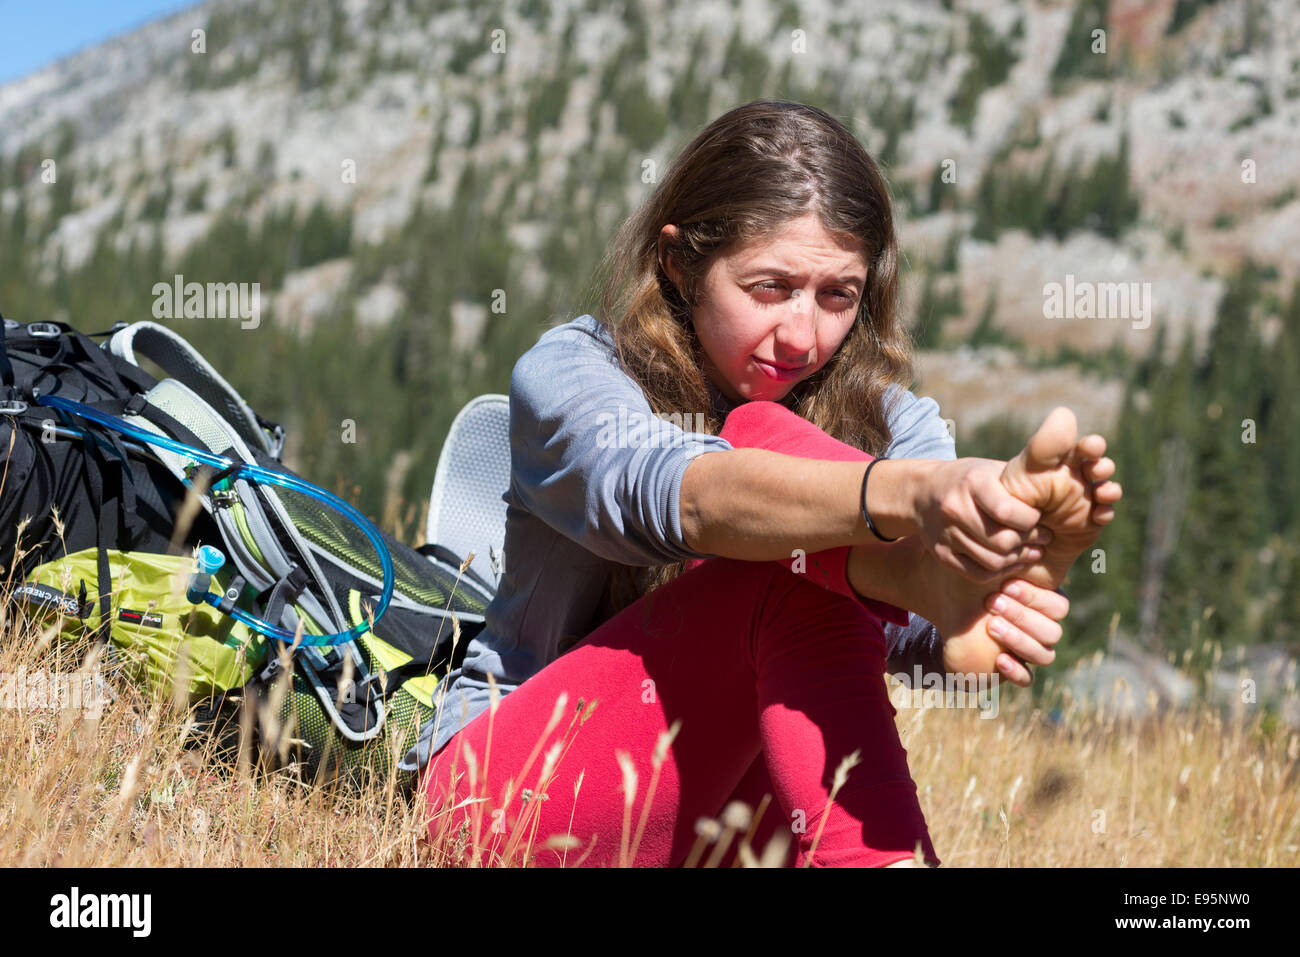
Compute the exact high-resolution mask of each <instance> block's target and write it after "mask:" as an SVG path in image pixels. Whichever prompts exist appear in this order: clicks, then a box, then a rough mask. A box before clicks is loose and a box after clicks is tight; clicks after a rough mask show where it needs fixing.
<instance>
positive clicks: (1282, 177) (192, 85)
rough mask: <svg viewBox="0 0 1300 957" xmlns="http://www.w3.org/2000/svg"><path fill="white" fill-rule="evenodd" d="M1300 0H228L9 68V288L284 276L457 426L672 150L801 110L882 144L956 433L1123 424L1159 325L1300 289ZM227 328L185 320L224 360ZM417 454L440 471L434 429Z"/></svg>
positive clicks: (301, 309)
mask: <svg viewBox="0 0 1300 957" xmlns="http://www.w3.org/2000/svg"><path fill="white" fill-rule="evenodd" d="M1296 7H1297V4H1296V3H1295V2H1290V0H1287V2H1282V0H1277V2H1264V0H1221V2H1217V3H1215V2H1195V0H1154V2H1137V0H1112V2H1110V3H1106V2H1097V0H1078V2H1074V3H1070V2H1029V3H1026V2H1016V3H1010V2H998V0H981V2H970V3H957V2H946V3H917V2H914V0H903V2H885V0H879V2H874V3H871V4H853V5H849V6H848V8H847V9H846V8H844V7H843V6H842V5H838V4H833V3H830V2H802V3H801V2H795V0H789V2H785V3H745V4H740V5H736V4H732V3H727V2H721V0H716V2H710V0H704V2H691V3H679V2H673V0H645V2H643V0H630V2H628V3H627V4H624V5H620V4H607V3H598V2H587V3H565V2H558V0H550V2H548V0H521V2H517V3H509V4H481V3H454V4H447V3H433V2H423V0H408V2H401V0H384V2H343V0H334V2H331V3H307V2H291V0H213V2H208V3H203V4H200V5H197V6H195V7H193V8H191V9H189V10H186V11H183V12H181V13H178V14H176V15H174V16H171V17H168V18H166V19H163V20H159V21H157V22H154V23H152V24H150V25H148V26H146V27H144V28H142V29H140V30H138V31H136V32H134V33H132V34H130V35H128V36H124V37H122V38H119V39H116V40H113V41H111V42H109V43H105V44H103V45H102V46H98V47H95V48H93V49H89V50H86V51H84V52H82V53H80V54H78V55H76V56H74V57H71V58H69V59H67V60H64V61H62V62H59V63H55V64H53V65H51V66H49V67H47V68H46V69H44V70H42V71H40V72H39V73H36V74H34V75H31V76H29V77H26V78H24V79H21V80H19V81H16V82H13V83H10V84H8V85H6V86H4V87H0V213H2V214H3V216H4V218H5V224H6V228H7V229H8V231H9V235H10V243H11V245H15V246H16V245H21V247H22V251H21V256H22V258H21V262H22V270H23V273H22V275H21V279H19V278H18V277H16V276H15V275H13V274H12V272H11V273H10V274H9V275H8V276H6V277H5V281H4V284H3V286H2V287H0V288H2V289H3V291H4V295H5V300H4V302H2V303H0V308H3V309H5V310H6V311H7V312H9V313H10V314H19V313H22V312H23V310H24V308H28V304H29V303H30V307H29V308H31V309H39V308H41V307H42V306H45V305H50V304H51V303H52V304H53V308H54V309H55V310H57V311H60V315H61V316H62V317H64V318H68V319H69V320H70V321H72V322H74V323H76V324H79V325H82V326H85V327H99V326H102V325H103V324H104V322H103V318H105V315H104V312H103V309H102V308H99V309H96V310H95V314H94V315H91V314H87V311H86V310H78V309H76V308H74V304H75V303H77V302H79V301H91V300H90V298H89V297H85V298H83V299H81V300H79V299H77V298H76V297H75V296H73V297H71V298H69V297H68V296H66V295H65V296H64V297H63V298H60V297H59V296H57V295H56V296H54V297H53V299H51V298H49V297H44V298H43V297H42V296H38V295H35V294H33V293H31V291H30V287H31V286H32V285H34V284H35V285H40V286H42V287H45V288H47V289H56V288H58V287H59V286H60V284H63V285H64V286H68V285H71V286H73V287H76V286H77V285H78V283H79V282H80V283H89V282H90V280H91V279H94V278H96V277H100V276H101V275H102V274H103V273H104V272H105V271H106V270H109V269H111V270H113V273H114V275H117V276H118V277H119V279H118V285H117V288H116V289H115V290H114V292H115V295H114V297H113V298H114V301H115V302H120V303H121V305H120V307H119V308H115V309H114V310H110V311H113V312H114V314H115V315H116V313H117V312H123V311H125V312H129V314H128V315H127V316H126V317H127V318H147V317H148V312H147V306H148V304H149V303H150V302H151V297H150V295H149V288H151V287H152V284H153V282H154V281H157V280H158V279H159V278H170V276H171V275H172V273H173V272H174V271H178V270H180V269H182V268H184V267H186V266H188V267H189V268H188V270H187V278H195V279H200V280H205V279H213V280H222V281H229V280H231V279H241V278H245V277H246V276H255V277H256V278H258V279H260V280H261V282H262V293H263V296H264V310H265V311H266V313H267V315H268V320H267V323H268V325H270V326H272V327H273V329H274V333H273V335H290V334H292V335H294V336H299V337H301V336H302V335H304V334H309V335H316V333H314V332H313V330H315V329H316V328H317V327H318V326H320V324H321V323H323V322H329V323H334V324H335V325H338V324H340V323H343V322H346V323H347V328H348V329H349V331H350V334H351V335H355V336H357V337H360V338H364V337H367V336H370V337H372V338H373V337H374V336H376V335H379V334H380V332H379V331H380V330H388V332H387V333H385V334H386V335H388V336H390V337H396V338H395V339H393V342H396V343H397V344H396V345H390V346H389V347H386V348H387V352H388V359H387V360H385V361H387V363H388V366H387V370H386V371H388V372H389V373H391V374H392V375H393V376H394V377H395V378H396V379H398V380H401V381H402V382H405V383H407V384H408V385H409V384H410V383H416V384H418V385H420V386H421V388H422V389H423V390H425V391H429V392H430V394H433V395H436V396H437V397H438V402H437V404H436V407H435V406H434V405H431V404H430V403H428V402H425V403H424V404H419V403H417V404H416V405H415V406H414V407H412V408H408V409H406V416H405V418H404V421H407V422H416V421H420V418H421V417H423V418H424V419H428V420H431V421H432V422H433V423H434V427H433V429H432V431H433V432H435V433H437V432H439V431H440V429H441V428H442V427H444V426H445V422H446V421H447V420H448V419H449V417H450V414H451V413H452V412H454V408H455V406H456V405H458V404H459V401H462V400H463V398H465V397H468V395H469V394H472V393H473V392H474V391H486V390H488V389H502V388H504V385H505V380H504V378H503V376H504V375H505V374H507V373H508V369H509V366H510V364H511V363H512V361H513V358H514V357H515V356H516V355H517V354H518V353H519V352H520V351H522V350H523V349H524V348H526V347H527V346H528V345H529V344H530V343H531V341H532V339H533V337H534V336H535V335H536V332H537V330H538V329H539V328H540V327H541V326H542V325H543V324H544V322H545V321H546V320H547V319H548V318H549V317H550V316H552V315H554V314H556V313H565V312H573V311H574V310H578V309H583V308H587V306H588V303H587V302H585V301H583V300H582V299H581V298H580V296H581V294H582V291H583V290H584V288H585V284H586V282H587V280H588V279H589V278H590V275H589V274H590V270H591V267H592V265H594V263H595V261H596V259H597V257H598V256H599V254H600V252H601V250H602V246H603V243H604V242H605V241H606V240H607V239H608V237H609V235H610V233H611V231H612V229H613V227H614V226H615V224H616V223H617V221H618V220H619V218H620V217H622V216H623V215H626V213H627V212H628V211H629V210H630V209H631V208H633V207H634V206H635V204H636V203H637V202H638V201H640V200H641V199H642V198H643V197H644V196H645V195H647V193H648V191H649V189H650V188H651V185H650V184H648V183H647V182H644V181H643V180H644V179H645V176H644V175H643V174H644V171H645V169H646V168H647V164H652V165H653V164H659V165H662V164H664V163H666V162H667V161H668V160H669V159H670V158H671V157H672V155H673V154H674V152H675V150H676V149H678V148H680V146H681V145H683V144H684V143H685V141H686V140H687V139H688V138H689V137H690V136H691V135H692V133H693V132H694V131H695V130H696V129H698V127H699V126H700V125H701V124H703V123H705V122H707V121H708V120H709V119H711V118H712V117H714V116H716V115H717V114H718V113H720V112H722V111H724V110H725V109H726V108H728V107H729V106H732V105H734V104H736V103H738V102H742V101H743V100H745V99H750V98H753V97H755V96H780V97H788V98H792V99H800V100H804V101H807V102H811V103H816V104H817V105H820V106H823V107H824V108H827V109H829V110H831V111H833V112H835V113H836V114H837V115H840V116H842V117H843V118H844V119H845V120H846V121H848V122H850V124H851V125H852V127H853V129H854V130H855V131H856V132H857V133H858V134H859V135H860V137H861V138H862V140H863V141H864V142H865V143H866V144H867V145H868V147H869V148H870V149H871V150H872V151H873V152H874V154H875V155H876V156H877V157H878V158H879V159H880V160H882V161H883V162H884V163H885V164H887V168H888V172H889V176H890V179H891V182H892V185H893V188H894V191H895V194H896V197H897V200H898V209H899V213H900V221H901V227H900V228H901V235H902V238H903V241H904V244H905V247H906V249H907V251H908V264H909V267H910V269H909V273H908V277H907V296H906V298H905V305H906V308H907V309H908V310H909V313H910V314H911V315H912V316H913V317H914V319H913V321H914V322H915V323H916V329H917V331H918V338H919V339H920V342H921V344H922V345H923V346H924V348H925V351H924V352H923V353H922V355H921V361H920V364H919V371H920V374H921V376H922V379H921V382H920V383H919V386H918V388H919V390H920V391H922V392H925V393H927V394H931V395H934V396H936V397H937V398H938V399H939V400H940V403H941V405H942V406H943V408H944V411H945V415H948V416H950V417H952V418H953V419H954V421H955V424H956V428H957V429H958V438H959V441H960V440H961V438H962V437H963V435H969V434H971V432H972V431H973V430H975V429H976V427H977V426H979V425H980V424H981V423H982V422H985V421H987V420H989V419H991V418H994V417H997V416H999V415H1005V414H1007V413H1008V411H1009V405H1013V406H1014V411H1015V412H1016V413H1017V414H1019V415H1021V416H1023V417H1026V418H1029V417H1034V416H1037V415H1040V414H1041V413H1042V412H1045V411H1046V410H1047V409H1048V408H1050V407H1051V405H1053V404H1056V403H1057V402H1059V401H1066V402H1067V403H1068V404H1070V405H1072V406H1073V407H1074V408H1076V410H1078V411H1079V412H1080V415H1081V418H1082V419H1083V420H1084V425H1085V427H1090V428H1099V429H1104V428H1107V427H1109V425H1110V424H1111V423H1112V422H1113V420H1114V417H1115V415H1116V414H1117V409H1118V403H1119V394H1120V389H1119V386H1118V382H1117V380H1115V379H1114V375H1115V374H1116V372H1117V369H1118V366H1119V364H1121V363H1122V361H1123V360H1122V357H1123V356H1124V355H1128V356H1132V355H1140V354H1142V353H1144V352H1145V351H1147V350H1149V349H1150V348H1151V346H1152V345H1153V343H1154V342H1155V341H1156V335H1155V333H1156V331H1157V330H1158V329H1159V328H1160V327H1164V328H1165V329H1166V331H1167V332H1168V333H1169V336H1168V337H1167V340H1166V341H1167V343H1168V344H1169V346H1170V347H1171V348H1172V346H1173V345H1175V344H1176V343H1177V342H1178V341H1179V338H1180V336H1181V334H1182V331H1183V330H1184V329H1186V330H1190V331H1191V332H1192V334H1193V335H1194V336H1195V337H1196V341H1197V343H1198V345H1199V346H1200V347H1201V348H1203V347H1204V345H1205V342H1206V333H1207V331H1208V329H1209V327H1210V326H1211V324H1212V322H1213V318H1214V316H1215V310H1216V307H1217V304H1218V302H1219V299H1220V297H1221V296H1222V293H1223V288H1224V277H1225V276H1226V275H1227V274H1228V272H1230V271H1231V270H1232V269H1233V268H1235V267H1236V266H1237V265H1238V264H1239V263H1240V262H1241V261H1242V260H1243V259H1246V258H1249V259H1250V260H1251V261H1253V262H1255V263H1258V264H1260V265H1261V267H1262V268H1263V269H1264V270H1265V271H1266V272H1265V275H1266V276H1267V277H1268V278H1269V279H1270V280H1271V281H1273V282H1274V283H1275V284H1276V288H1277V289H1279V290H1282V289H1284V288H1286V286H1287V285H1289V283H1290V282H1291V281H1293V280H1294V279H1295V278H1296V277H1297V271H1298V270H1297V266H1298V264H1300V255H1298V254H1297V249H1300V194H1298V193H1297V181H1298V180H1300V163H1297V162H1296V161H1295V159H1294V157H1296V156H1297V155H1300V123H1298V122H1297V117H1298V115H1300V72H1298V71H1297V65H1298V64H1300V37H1297V32H1300V16H1297V15H1296V14H1297V10H1296ZM47 161H49V162H52V164H53V168H54V170H55V171H56V173H57V180H56V181H55V182H53V183H51V182H48V181H47V179H48V177H47V176H46V175H45V170H46V167H47V165H49V163H47ZM15 221H17V222H15ZM19 227H21V232H17V231H16V230H17V229H18V228H19ZM243 247H247V248H248V251H247V252H244V253H241V254H240V255H241V256H242V257H243V258H239V257H237V256H235V251H238V250H241V249H243ZM133 256H134V257H135V258H134V259H132V258H131V257H133ZM13 261H14V262H18V260H16V259H15V260H13ZM128 262H129V263H133V264H134V266H129V265H127V263H128ZM134 267H139V276H140V279H139V282H138V283H137V284H136V285H128V284H127V283H128V281H127V280H126V279H125V278H121V277H122V276H123V275H124V274H131V273H132V272H133V269H134ZM1067 277H1069V279H1067ZM1067 281H1072V282H1076V283H1084V284H1087V283H1092V284H1107V283H1123V284H1129V283H1133V284H1137V285H1135V286H1134V287H1133V289H1134V290H1135V292H1137V291H1140V290H1141V289H1142V284H1149V285H1148V286H1147V287H1146V288H1147V289H1148V290H1149V299H1148V300H1147V303H1148V307H1149V308H1148V310H1147V312H1146V313H1145V314H1138V315H1135V314H1134V312H1133V308H1132V306H1133V304H1130V309H1129V312H1128V313H1126V314H1125V315H1124V316H1122V317H1118V318H1117V317H1115V316H1104V315H1095V316H1093V317H1087V316H1077V315H1076V316H1075V317H1073V318H1070V317H1068V316H1066V317H1053V316H1050V315H1048V314H1047V313H1048V312H1049V310H1048V308H1047V306H1046V305H1045V300H1046V298H1047V296H1046V293H1045V291H1044V290H1045V288H1046V287H1048V286H1049V285H1051V284H1062V285H1063V284H1065V283H1067ZM20 284H21V286H22V287H23V288H21V289H20V288H17V287H18V286H19V285H20ZM494 296H495V297H496V301H498V302H499V301H501V300H502V299H504V300H505V301H506V302H508V308H507V309H506V311H505V312H504V313H503V312H502V311H501V310H500V309H499V308H498V309H495V310H494V309H493V302H494ZM1101 298H1103V299H1104V293H1103V294H1102V296H1101ZM1136 301H1137V300H1136V299H1135V300H1134V302H1136ZM101 306H102V304H101ZM142 310H144V311H142ZM37 317H38V316H36V315H32V316H31V318H37ZM1266 320H1267V317H1266ZM1272 321H1273V324H1274V326H1276V325H1277V324H1278V322H1279V320H1277V319H1276V318H1274V319H1273V320H1272ZM199 322H201V320H185V319H177V320H176V323H177V326H178V328H180V329H181V331H183V332H185V333H186V334H193V335H194V336H195V337H196V338H198V339H201V340H204V342H205V347H206V348H216V349H220V348H221V347H220V346H219V345H211V346H208V345H207V342H208V338H209V337H211V336H214V335H215V333H213V332H212V330H210V329H201V328H198V327H197V323H199ZM187 323H188V324H189V325H188V326H187V325H186V324H187ZM267 338H268V339H269V338H270V336H268V337H267ZM959 347H960V349H961V351H954V350H957V349H958V348H959ZM283 348H286V349H291V350H292V351H297V347H288V346H286V347H283ZM394 352H396V353H397V355H395V356H394V355H393V354H392V353H394ZM246 356H247V350H246V348H240V349H237V350H232V352H231V353H230V358H231V359H232V360H233V359H235V358H237V357H238V358H241V359H246ZM223 358H224V355H223ZM435 371H436V373H437V374H436V375H435ZM286 374H288V375H291V376H296V375H297V374H298V373H297V372H295V371H288V372H286ZM233 375H234V376H235V377H236V378H238V377H239V373H233ZM244 381H245V382H247V383H248V384H249V385H250V388H253V390H254V394H255V398H257V399H260V401H262V402H270V403H276V402H280V401H286V402H287V401H288V399H289V398H290V397H291V395H292V394H291V393H290V392H289V391H287V390H284V389H281V390H279V391H278V392H277V391H275V390H274V389H272V390H269V391H266V392H262V393H258V392H257V388H256V387H254V384H255V383H258V382H263V381H264V377H263V376H261V375H258V376H252V375H250V376H249V377H248V378H247V379H245V380H244ZM1009 383H1014V385H1011V386H1008V384H1009ZM430 390H431V391H430ZM1008 399H1011V400H1013V401H1012V402H1011V403H1009V402H1008ZM393 401H394V402H398V403H402V402H406V401H408V400H406V399H402V398H400V397H398V396H396V394H395V396H394V399H393ZM337 411H340V410H339V409H335V408H331V409H330V415H329V419H330V421H333V420H334V418H335V416H334V414H333V413H334V412H337ZM342 411H346V410H342ZM283 414H284V415H285V416H287V417H289V418H291V419H294V418H300V417H304V416H306V413H304V412H302V411H301V410H297V411H294V410H292V409H291V410H286V411H285V412H284V413H283ZM306 417H307V418H310V416H306ZM301 425H302V427H300V428H299V430H298V433H299V434H300V435H304V434H305V435H306V436H308V437H311V438H313V439H314V440H315V441H319V438H320V432H319V430H318V431H317V432H312V431H311V429H310V427H309V426H308V425H307V423H301ZM304 428H305V429H306V430H307V431H306V432H305V433H304ZM322 428H323V426H322ZM396 445H402V443H396ZM384 447H385V448H388V449H392V448H394V447H395V445H394V444H388V443H385V445H384ZM403 447H404V448H405V451H406V452H407V453H408V454H410V455H413V456H414V460H415V463H416V466H417V468H418V469H420V470H423V475H424V476H425V477H427V475H428V474H429V469H430V468H431V462H430V459H431V456H432V455H433V454H434V452H435V451H436V447H437V443H436V441H434V440H433V439H430V440H428V441H423V440H421V441H419V442H417V443H416V445H415V447H414V448H409V447H405V446H403ZM294 454H295V455H308V457H310V455H309V453H307V452H304V451H303V446H301V445H299V446H297V447H296V450H295V451H294ZM327 459H328V461H329V463H330V464H332V465H334V466H335V467H336V468H337V469H338V470H340V471H344V472H346V471H348V468H350V466H347V465H346V463H342V462H339V461H336V458H329V457H327ZM385 459H386V460H391V456H385ZM390 478H392V477H391V476H390ZM398 478H399V479H400V477H398ZM419 481H424V478H421V479H420V480H419ZM418 484H419V482H416V483H415V484H414V485H411V486H410V491H411V494H412V495H414V489H415V487H416V485H418Z"/></svg>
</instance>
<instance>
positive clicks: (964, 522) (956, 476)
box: [916, 458, 1052, 583]
mask: <svg viewBox="0 0 1300 957" xmlns="http://www.w3.org/2000/svg"><path fill="white" fill-rule="evenodd" d="M1006 464H1007V463H1005V462H999V461H998V460H996V459H981V458H962V459H957V460H955V461H951V462H943V463H941V464H939V465H938V466H936V467H935V468H934V469H933V470H932V471H931V472H930V473H929V476H928V478H927V480H926V481H925V482H924V483H923V484H922V487H921V488H920V489H919V490H918V493H917V496H916V513H917V524H918V525H919V527H920V530H919V532H918V535H919V537H920V539H921V541H922V542H923V543H924V544H925V547H926V549H927V550H929V551H930V552H932V553H933V554H934V556H935V557H936V558H937V559H938V560H939V561H940V562H942V563H943V564H944V565H945V566H947V567H948V568H950V569H952V570H953V571H955V572H957V573H959V574H961V575H963V576H965V577H966V578H967V579H969V580H970V581H973V582H981V583H988V582H993V581H999V580H1001V579H1003V578H1006V577H1007V576H1008V575H1010V574H1011V573H1013V572H1014V571H1015V570H1016V569H1017V568H1020V567H1024V566H1025V565H1027V564H1028V563H1030V562H1035V561H1038V560H1039V559H1041V558H1042V557H1043V550H1042V548H1041V547H1037V546H1044V545H1047V544H1049V543H1050V542H1051V541H1052V532H1051V530H1050V529H1048V528H1045V527H1038V523H1039V519H1040V518H1041V517H1042V512H1041V511H1040V510H1039V509H1037V508H1034V507H1033V506H1031V505H1027V504H1025V502H1024V501H1022V500H1021V499H1019V498H1017V497H1016V496H1015V495H1013V494H1011V492H1010V491H1008V489H1007V488H1006V486H1005V485H1004V484H1003V483H1002V481H1001V477H1002V473H1003V470H1004V468H1005V467H1006Z"/></svg>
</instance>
